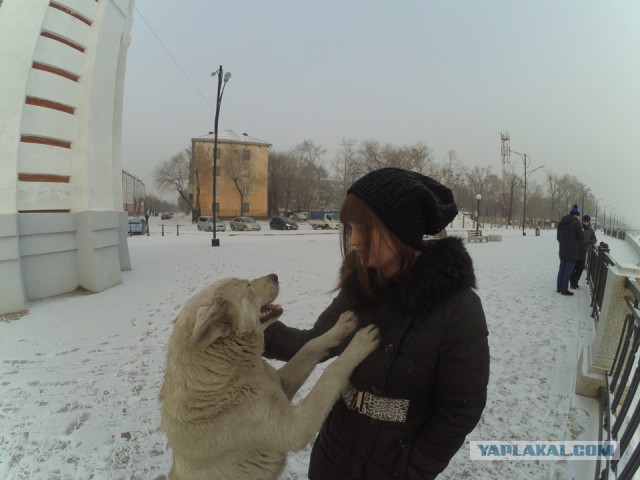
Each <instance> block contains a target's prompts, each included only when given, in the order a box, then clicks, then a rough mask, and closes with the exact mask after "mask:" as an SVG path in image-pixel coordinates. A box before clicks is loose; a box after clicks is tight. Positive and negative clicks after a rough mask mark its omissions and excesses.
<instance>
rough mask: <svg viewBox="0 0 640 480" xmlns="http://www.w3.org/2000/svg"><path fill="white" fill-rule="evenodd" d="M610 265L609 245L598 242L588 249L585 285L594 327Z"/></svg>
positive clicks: (598, 314) (611, 263)
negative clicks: (587, 288)
mask: <svg viewBox="0 0 640 480" xmlns="http://www.w3.org/2000/svg"><path fill="white" fill-rule="evenodd" d="M612 265H614V262H613V260H611V258H609V245H607V244H606V243H604V242H600V245H593V246H592V247H591V248H590V250H589V254H588V257H587V284H588V285H589V289H590V291H591V317H592V318H593V320H594V321H595V322H596V326H597V325H598V322H599V321H600V311H601V310H602V299H603V297H604V289H605V287H606V286H607V271H608V267H609V266H612Z"/></svg>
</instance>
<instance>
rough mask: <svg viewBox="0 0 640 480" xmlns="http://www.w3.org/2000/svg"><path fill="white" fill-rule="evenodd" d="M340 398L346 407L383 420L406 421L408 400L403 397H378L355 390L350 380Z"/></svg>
mask: <svg viewBox="0 0 640 480" xmlns="http://www.w3.org/2000/svg"><path fill="white" fill-rule="evenodd" d="M341 395H342V399H343V400H344V403H345V404H346V405H347V408H349V409H351V410H355V411H356V412H358V413H361V414H363V415H366V416H368V417H371V418H375V419H376V420H382V421H384V422H400V423H404V422H406V421H407V413H408V412H409V400H407V399H404V398H389V397H379V396H377V395H374V394H373V393H369V392H363V391H362V390H356V389H355V387H354V386H353V385H351V382H349V383H347V385H346V386H345V387H344V388H343V389H342V392H341Z"/></svg>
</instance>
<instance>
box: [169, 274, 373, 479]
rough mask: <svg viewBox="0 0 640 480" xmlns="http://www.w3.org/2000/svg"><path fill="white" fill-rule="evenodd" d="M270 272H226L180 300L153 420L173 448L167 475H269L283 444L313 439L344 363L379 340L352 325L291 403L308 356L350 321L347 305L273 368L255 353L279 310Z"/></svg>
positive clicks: (312, 358)
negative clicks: (338, 351)
mask: <svg viewBox="0 0 640 480" xmlns="http://www.w3.org/2000/svg"><path fill="white" fill-rule="evenodd" d="M278 291H279V286H278V277H277V276H276V275H274V274H271V275H266V276H264V277H261V278H257V279H255V280H241V279H237V278H230V279H224V280H220V281H218V282H215V283H214V284H212V285H211V286H209V287H207V288H205V289H204V290H203V291H201V292H200V293H198V294H197V295H195V296H194V297H193V298H192V299H190V300H189V301H188V302H187V304H186V305H185V306H184V308H183V309H182V312H180V314H179V315H178V317H177V318H176V320H175V326H174V331H173V334H172V336H171V339H170V340H169V348H168V355H167V365H166V372H165V378H164V385H163V386H162V391H161V393H160V398H161V401H162V429H163V430H164V431H165V432H166V434H167V437H168V440H169V444H170V445H171V448H172V450H173V466H172V468H171V473H170V474H169V478H170V479H171V480H214V479H220V480H236V479H245V480H261V479H265V480H267V479H269V480H271V479H276V478H278V476H279V475H280V473H281V472H282V470H283V468H284V465H285V460H286V454H287V452H288V451H294V450H298V449H300V448H302V447H304V446H305V445H306V444H307V443H309V441H311V440H312V439H313V436H314V434H315V433H316V432H317V431H318V430H319V429H320V426H321V424H322V422H323V421H324V419H325V417H326V416H327V415H328V413H329V411H330V410H331V407H332V406H333V403H334V402H335V400H336V399H337V398H338V395H339V392H340V390H341V389H342V387H343V386H344V384H345V383H346V382H347V380H348V378H349V376H350V375H351V372H352V371H353V369H354V368H355V367H356V366H357V365H358V364H359V363H360V362H361V361H362V360H363V359H364V358H365V357H367V356H368V355H369V354H370V353H371V352H372V351H373V350H374V349H375V348H376V347H377V346H378V343H379V340H378V338H379V332H378V330H377V329H376V328H374V327H372V326H369V327H365V328H363V329H361V330H359V331H358V332H357V333H356V335H355V336H354V338H353V339H352V340H351V342H350V344H349V345H348V347H347V348H346V350H345V351H344V352H343V353H342V355H340V356H339V357H337V358H336V359H335V360H334V361H333V362H332V363H330V364H329V365H328V366H327V367H326V369H325V371H324V373H323V374H322V375H321V376H320V378H319V379H318V382H317V383H316V384H315V385H314V386H313V388H312V390H311V391H310V393H309V394H308V395H307V396H306V397H305V398H304V399H303V400H302V401H301V402H300V404H298V405H292V404H291V403H290V399H291V398H292V397H293V395H294V394H295V392H296V391H297V390H298V388H300V386H301V385H302V383H303V382H304V381H305V379H306V378H307V376H308V375H309V373H311V371H312V370H313V368H314V367H315V365H316V364H317V362H318V361H320V360H321V359H322V358H324V357H325V356H326V355H327V353H328V351H329V349H330V348H332V347H335V346H337V345H339V344H340V343H341V342H342V341H343V340H344V338H345V337H346V336H347V335H348V334H349V333H350V332H351V331H353V329H354V328H355V326H356V324H357V319H356V317H355V315H354V314H353V313H351V312H347V313H345V314H343V315H342V316H341V317H340V320H339V321H338V322H337V323H336V325H335V326H334V327H333V328H332V329H331V330H329V331H328V332H327V333H325V334H324V335H322V336H320V337H317V338H315V339H313V340H311V341H310V342H308V343H307V344H306V345H305V346H304V347H303V348H302V349H300V351H299V352H298V353H297V354H296V355H295V356H294V357H293V358H292V359H291V360H290V361H289V362H288V363H287V364H286V365H284V366H283V367H282V368H281V369H280V370H278V371H276V370H275V369H274V368H273V367H271V366H270V365H269V364H268V363H267V362H265V361H264V360H263V359H262V356H261V354H262V351H263V348H264V337H263V332H264V329H265V328H266V327H267V326H268V325H269V324H271V323H272V322H273V321H275V319H276V318H277V317H278V316H279V315H280V314H281V313H282V309H281V308H280V306H279V305H273V304H272V302H273V301H274V300H275V299H276V297H277V296H278Z"/></svg>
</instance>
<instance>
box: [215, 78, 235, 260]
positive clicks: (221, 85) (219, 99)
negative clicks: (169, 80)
mask: <svg viewBox="0 0 640 480" xmlns="http://www.w3.org/2000/svg"><path fill="white" fill-rule="evenodd" d="M215 75H217V76H218V92H217V94H216V116H215V120H214V122H213V172H212V173H213V175H212V176H213V181H212V186H211V188H212V190H211V215H212V216H213V238H212V239H211V246H212V247H219V246H220V239H219V238H216V231H217V226H218V222H217V221H216V218H217V214H218V209H217V208H216V175H217V173H218V118H219V117H220V103H221V102H222V95H223V94H224V87H226V85H227V82H228V81H229V79H230V78H231V72H227V73H225V74H224V77H223V75H222V65H220V68H219V69H218V70H216V71H215V72H213V73H212V74H211V76H212V77H213V76H215ZM223 82H224V83H223Z"/></svg>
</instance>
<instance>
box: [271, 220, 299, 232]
mask: <svg viewBox="0 0 640 480" xmlns="http://www.w3.org/2000/svg"><path fill="white" fill-rule="evenodd" d="M269 228H270V229H271V230H297V229H298V224H297V223H296V222H294V221H293V220H291V219H290V218H287V217H275V218H272V219H271V221H270V222H269Z"/></svg>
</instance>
